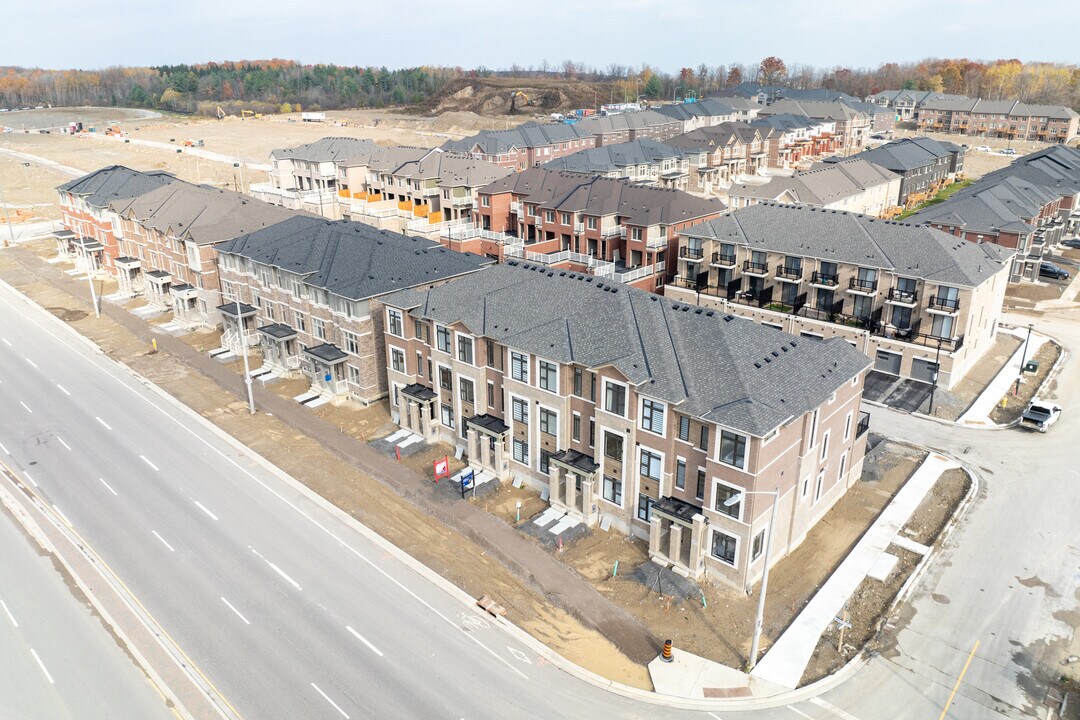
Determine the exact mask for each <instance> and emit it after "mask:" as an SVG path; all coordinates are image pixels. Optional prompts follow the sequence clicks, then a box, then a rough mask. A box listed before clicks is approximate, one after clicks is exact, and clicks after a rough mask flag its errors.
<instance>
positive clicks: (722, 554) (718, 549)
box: [712, 530, 739, 567]
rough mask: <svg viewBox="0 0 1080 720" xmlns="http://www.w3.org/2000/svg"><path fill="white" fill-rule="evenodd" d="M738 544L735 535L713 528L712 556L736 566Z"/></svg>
mask: <svg viewBox="0 0 1080 720" xmlns="http://www.w3.org/2000/svg"><path fill="white" fill-rule="evenodd" d="M738 546H739V541H738V539H736V538H735V537H734V536H733V535H728V534H727V533H725V532H720V531H719V530H713V536H712V556H713V557H714V558H716V559H717V560H719V561H720V562H723V563H727V564H728V565H730V566H732V567H735V551H736V549H737V548H738Z"/></svg>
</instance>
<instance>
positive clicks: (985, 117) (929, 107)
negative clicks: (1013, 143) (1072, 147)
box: [918, 96, 1080, 144]
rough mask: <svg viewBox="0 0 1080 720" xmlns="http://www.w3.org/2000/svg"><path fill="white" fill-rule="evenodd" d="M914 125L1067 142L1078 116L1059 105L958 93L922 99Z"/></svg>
mask: <svg viewBox="0 0 1080 720" xmlns="http://www.w3.org/2000/svg"><path fill="white" fill-rule="evenodd" d="M918 126H919V129H920V130H924V131H932V132H945V133H957V134H960V135H974V136H978V137H996V138H1008V139H1010V140H1033V141H1037V142H1048V143H1062V144H1067V143H1070V142H1072V141H1073V140H1074V139H1075V138H1076V136H1077V130H1078V126H1080V115H1078V114H1077V113H1076V111H1075V110H1073V109H1072V108H1069V107H1064V106H1060V105H1034V104H1029V103H1022V102H1020V101H1019V100H982V99H974V100H973V99H971V98H967V97H963V96H960V97H953V98H933V99H929V100H927V101H925V102H923V103H922V104H921V105H920V106H919V109H918Z"/></svg>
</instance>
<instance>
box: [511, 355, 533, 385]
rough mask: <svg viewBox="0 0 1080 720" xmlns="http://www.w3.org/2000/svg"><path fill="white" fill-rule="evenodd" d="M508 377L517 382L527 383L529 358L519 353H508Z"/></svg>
mask: <svg viewBox="0 0 1080 720" xmlns="http://www.w3.org/2000/svg"><path fill="white" fill-rule="evenodd" d="M510 377H512V378H513V379H515V380H517V381H518V382H523V383H526V384H527V383H528V382H529V356H528V355H523V354H522V353H519V352H512V353H510Z"/></svg>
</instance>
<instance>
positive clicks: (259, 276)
mask: <svg viewBox="0 0 1080 720" xmlns="http://www.w3.org/2000/svg"><path fill="white" fill-rule="evenodd" d="M218 258H219V264H220V268H221V288H222V292H221V302H220V304H219V305H218V306H217V308H216V313H218V314H220V317H221V319H222V323H223V327H224V332H223V334H222V347H223V348H225V349H227V350H229V351H231V352H235V353H241V352H247V351H248V349H249V348H254V347H257V348H258V349H259V351H260V353H261V355H262V358H263V365H262V371H263V372H262V374H263V375H269V376H271V377H283V376H284V377H287V376H295V375H301V376H303V377H305V378H306V379H307V380H308V381H309V382H310V384H311V390H310V391H309V393H307V394H305V396H302V397H305V402H306V403H307V404H312V403H322V402H333V403H341V402H344V401H345V400H348V399H354V400H357V401H359V402H362V403H365V404H367V403H371V402H373V401H375V400H378V399H379V398H382V397H385V395H386V391H387V385H386V370H385V367H384V365H383V358H384V357H385V351H384V347H383V336H384V333H385V330H386V328H385V327H384V325H383V319H384V317H385V313H384V310H383V306H382V298H383V297H384V296H386V295H387V294H389V293H392V292H395V291H398V290H401V289H403V288H416V287H431V286H433V285H436V284H438V283H440V282H444V281H446V280H447V279H449V278H453V277H459V276H461V275H465V274H468V273H472V272H475V271H477V270H479V269H480V268H481V267H483V266H484V265H486V264H489V263H490V262H491V261H490V260H486V259H485V258H481V257H477V256H475V255H464V254H461V253H456V252H453V251H451V250H447V249H446V248H444V247H442V246H441V245H439V244H438V243H433V242H431V241H429V240H425V239H423V238H416V237H406V236H405V235H401V234H399V233H394V232H390V231H387V230H378V229H376V228H373V227H371V226H369V225H364V224H362V223H353V222H349V221H346V220H341V221H336V222H332V221H327V220H325V219H322V218H317V217H313V216H308V215H298V216H295V217H292V218H289V219H288V220H284V221H282V222H279V223H276V224H274V225H271V226H268V227H265V228H262V229H259V230H257V231H255V232H251V233H247V234H243V235H238V236H236V237H233V238H232V239H230V240H228V241H226V242H224V243H222V244H221V245H219V246H218Z"/></svg>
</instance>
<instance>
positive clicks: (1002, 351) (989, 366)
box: [933, 332, 1022, 421]
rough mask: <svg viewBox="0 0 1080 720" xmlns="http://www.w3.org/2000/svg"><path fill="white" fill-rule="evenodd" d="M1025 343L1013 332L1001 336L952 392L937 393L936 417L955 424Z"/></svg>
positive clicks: (941, 391)
mask: <svg viewBox="0 0 1080 720" xmlns="http://www.w3.org/2000/svg"><path fill="white" fill-rule="evenodd" d="M1021 342H1022V340H1020V338H1018V337H1016V336H1015V335H1012V334H1011V333H1003V332H1002V333H998V336H997V337H996V338H995V339H994V344H993V345H991V346H990V349H989V350H987V351H986V354H985V355H983V356H982V358H981V359H980V360H979V362H978V364H976V365H975V367H973V368H971V370H969V371H968V373H967V375H965V376H964V379H963V380H961V381H960V382H958V383H957V384H956V385H955V386H954V387H953V388H952V389H951V390H947V391H946V390H941V389H940V388H939V389H938V391H937V397H936V399H935V402H934V413H933V415H934V417H939V418H942V419H945V420H950V421H955V420H957V419H959V417H960V416H961V415H963V414H964V412H965V411H967V409H968V408H969V407H971V404H972V403H973V402H975V399H976V398H977V397H979V395H981V394H982V393H983V391H984V390H986V388H987V386H988V385H990V381H991V380H993V379H994V378H995V377H997V374H998V373H999V372H1001V368H1003V367H1005V364H1006V363H1008V362H1009V359H1010V358H1011V357H1012V356H1013V353H1015V352H1016V349H1017V348H1018V347H1020V343H1021Z"/></svg>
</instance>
